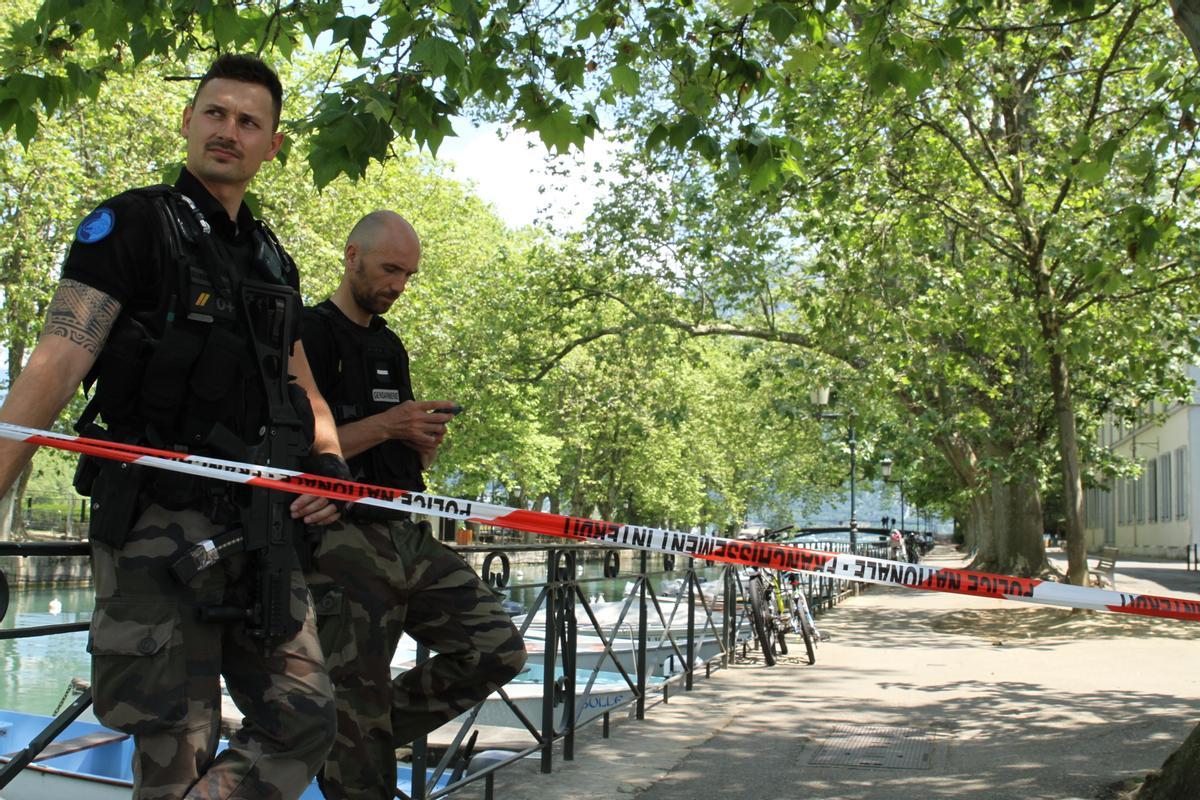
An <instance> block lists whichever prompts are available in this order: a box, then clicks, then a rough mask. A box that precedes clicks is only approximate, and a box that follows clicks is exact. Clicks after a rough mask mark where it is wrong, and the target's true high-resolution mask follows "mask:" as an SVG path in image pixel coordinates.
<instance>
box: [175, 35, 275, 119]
mask: <svg viewBox="0 0 1200 800" xmlns="http://www.w3.org/2000/svg"><path fill="white" fill-rule="evenodd" d="M213 78H225V79H226V80H231V81H241V82H242V83H257V84H258V85H259V86H265V87H266V88H267V91H269V92H270V93H271V102H272V104H273V105H274V107H275V120H274V127H275V128H278V127H279V115H280V113H282V111H283V84H282V83H280V82H279V76H278V75H276V74H275V70H273V69H271V68H270V67H268V66H267V65H266V64H265V63H263V61H262V59H260V58H258V57H256V56H248V55H241V54H238V53H225V54H224V55H222V56H219V57H218V58H217V60H216V61H214V62H213V63H212V66H211V67H209V68H208V72H206V73H204V76H203V77H201V78H200V85H199V86H197V87H196V95H199V94H200V90H201V89H203V88H204V84H206V83H208V82H209V81H211V80H212V79H213ZM196 95H193V97H192V102H193V103H195V102H196Z"/></svg>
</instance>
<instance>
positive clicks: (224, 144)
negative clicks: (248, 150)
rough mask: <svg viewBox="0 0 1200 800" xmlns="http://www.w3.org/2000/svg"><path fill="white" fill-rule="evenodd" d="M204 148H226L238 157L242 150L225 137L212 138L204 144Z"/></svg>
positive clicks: (240, 155)
mask: <svg viewBox="0 0 1200 800" xmlns="http://www.w3.org/2000/svg"><path fill="white" fill-rule="evenodd" d="M204 149H205V150H227V151H229V152H230V153H233V154H234V155H235V156H237V157H238V158H241V157H242V151H241V150H240V149H238V147H237V145H235V144H234V143H233V142H231V141H228V140H226V139H214V140H212V141H211V142H209V143H208V144H206V145H205V146H204Z"/></svg>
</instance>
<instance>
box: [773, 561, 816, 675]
mask: <svg viewBox="0 0 1200 800" xmlns="http://www.w3.org/2000/svg"><path fill="white" fill-rule="evenodd" d="M784 579H785V580H786V583H787V587H786V588H787V591H781V589H783V586H782V583H783V582H782V581H781V580H780V578H779V575H778V573H777V574H776V576H775V583H776V585H777V587H778V588H777V590H776V598H777V602H778V604H779V613H780V623H781V625H784V626H786V627H787V628H788V632H789V633H799V634H800V636H801V637H802V638H803V639H804V650H805V653H807V655H808V663H809V664H810V665H812V664H815V663H817V643H818V642H820V641H821V632H820V631H819V630H818V629H817V623H816V620H815V619H814V618H813V613H812V608H810V607H809V605H808V597H807V596H806V595H805V592H804V588H803V587H802V586H801V582H800V574H799V573H797V572H787V573H784ZM779 639H780V641H781V644H782V641H783V639H784V631H783V630H782V629H781V630H780V632H779ZM782 647H783V652H784V653H787V649H786V645H782Z"/></svg>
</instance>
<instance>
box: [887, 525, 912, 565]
mask: <svg viewBox="0 0 1200 800" xmlns="http://www.w3.org/2000/svg"><path fill="white" fill-rule="evenodd" d="M888 558H890V559H891V560H892V561H907V560H908V556H907V555H906V553H905V549H904V537H903V536H902V535H900V531H898V530H896V529H895V528H893V529H892V532H891V534H890V535H889V536H888Z"/></svg>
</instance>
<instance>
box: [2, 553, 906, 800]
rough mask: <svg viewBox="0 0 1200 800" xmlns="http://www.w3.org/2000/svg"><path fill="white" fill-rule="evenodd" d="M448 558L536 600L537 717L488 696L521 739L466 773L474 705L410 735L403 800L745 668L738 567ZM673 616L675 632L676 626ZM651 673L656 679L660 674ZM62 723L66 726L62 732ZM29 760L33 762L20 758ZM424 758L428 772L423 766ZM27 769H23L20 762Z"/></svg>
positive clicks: (567, 743)
mask: <svg viewBox="0 0 1200 800" xmlns="http://www.w3.org/2000/svg"><path fill="white" fill-rule="evenodd" d="M813 546H814V547H815V548H816V547H819V549H822V550H827V551H833V552H848V551H849V545H848V544H846V543H839V542H834V543H822V544H819V545H817V544H814V545H813ZM455 549H456V550H457V551H458V552H460V553H472V552H474V553H482V554H483V563H482V569H480V573H481V576H482V577H483V579H484V580H485V581H486V582H487V583H488V584H489V585H491V586H492V587H494V588H495V589H497V590H507V591H509V592H512V591H514V590H516V589H524V590H531V591H536V593H537V596H536V599H535V600H534V602H533V603H532V604H530V605H529V606H528V607H527V609H526V613H525V615H524V618H523V619H522V621H521V624H520V629H521V633H522V635H523V636H525V637H526V639H527V642H531V641H534V640H535V638H536V633H537V627H538V625H537V620H538V618H539V616H540V617H541V619H542V620H543V622H542V624H541V626H540V627H541V629H542V661H543V669H542V677H541V697H540V707H539V708H538V711H539V712H540V713H539V714H538V715H537V717H538V719H537V721H536V722H535V721H534V720H532V719H530V718H529V715H528V714H526V713H525V711H523V710H522V708H521V707H520V706H519V705H518V704H517V703H516V702H515V701H514V700H513V698H512V696H511V692H512V688H511V687H512V684H509V687H507V688H504V687H502V688H501V689H499V690H498V691H497V694H498V695H499V696H500V700H501V702H503V703H504V704H505V706H506V707H507V708H508V709H509V710H510V711H511V712H512V714H513V716H514V717H515V718H516V720H517V722H518V725H519V727H517V728H515V730H516V731H517V732H518V734H520V733H522V732H523V733H524V734H525V735H527V737H528V740H527V744H525V746H522V747H515V748H504V749H505V750H507V751H509V752H510V755H509V756H508V757H507V758H504V759H502V760H499V761H495V762H493V763H490V764H488V765H487V766H484V767H482V768H480V769H478V770H475V771H469V767H470V764H471V756H472V751H473V748H474V745H475V742H476V741H477V739H478V736H479V726H477V725H476V720H477V719H478V717H479V714H480V712H481V710H482V709H483V706H484V703H480V704H479V705H477V706H476V707H475V708H473V709H472V710H471V711H469V712H467V713H466V714H464V715H463V716H462V717H460V718H459V720H456V721H455V722H453V723H451V724H452V725H453V724H457V725H458V726H459V727H458V729H457V731H456V732H455V733H454V735H453V736H452V738H451V739H450V741H449V744H448V745H446V746H445V747H439V748H437V749H436V750H435V749H433V748H431V747H430V745H429V742H428V737H421V738H420V739H419V740H417V741H415V742H414V743H413V744H412V764H411V766H412V776H413V778H412V781H413V782H412V786H411V789H412V792H411V797H412V798H427V799H428V800H432V799H433V798H439V797H444V796H446V795H449V794H451V793H454V792H458V791H460V790H462V789H463V788H465V787H467V786H468V785H471V784H473V783H475V782H477V781H483V783H484V796H485V797H486V798H489V800H490V798H492V796H493V788H494V776H495V774H496V772H497V771H498V770H500V769H502V768H504V767H506V766H508V765H510V764H513V763H516V762H517V761H519V760H521V759H523V758H525V757H526V756H529V755H533V754H535V753H536V754H538V755H539V757H540V760H541V771H542V772H543V773H549V772H550V771H551V770H552V768H553V748H554V746H555V744H557V743H559V742H561V743H562V748H563V749H562V758H563V760H564V761H571V760H574V758H575V743H576V734H577V732H578V730H579V729H580V728H581V727H583V726H584V725H591V724H596V723H598V724H600V725H601V726H602V734H601V735H602V737H603V738H605V739H607V738H608V735H609V729H610V724H611V720H612V714H614V713H617V712H621V711H628V713H629V715H630V717H631V718H634V719H639V720H640V719H643V718H644V717H645V714H646V711H647V708H648V707H652V706H653V705H654V704H655V703H654V702H653V698H656V697H657V698H658V702H666V701H667V700H668V698H669V695H670V692H671V691H672V690H673V689H675V688H679V689H681V690H682V691H690V690H691V689H692V688H693V685H694V680H695V677H696V676H697V674H699V673H701V672H703V675H704V676H705V677H709V676H710V675H711V673H712V670H714V669H720V668H721V667H724V666H727V665H728V664H729V663H731V662H732V661H733V660H734V659H736V658H737V651H738V648H739V646H740V648H741V653H742V656H741V657H742V658H745V657H746V655H747V652H748V649H749V647H750V646H751V644H752V640H753V637H752V636H751V635H750V630H749V623H748V615H747V612H746V609H745V604H744V603H742V602H740V598H739V596H738V595H739V592H738V581H737V576H736V573H737V570H738V569H739V568H738V567H737V566H736V565H716V566H712V565H705V564H704V562H702V563H701V566H699V567H698V565H697V563H696V560H695V559H692V558H688V559H685V560H683V563H681V564H679V565H678V567H679V568H678V569H676V567H677V564H676V563H675V562H676V559H675V558H674V557H672V556H669V555H663V556H659V555H657V554H656V555H654V556H653V558H654V559H659V558H661V559H662V567H663V569H661V570H657V569H656V570H651V569H650V566H651V558H652V556H651V554H649V553H647V552H646V551H638V550H629V549H621V548H616V547H612V546H599V545H594V544H561V545H555V544H545V545H487V546H465V547H457V548H455ZM520 551H527V552H528V551H532V552H538V551H541V552H543V554H544V557H543V560H542V563H544V564H545V568H546V579H545V580H544V581H538V582H532V583H528V584H520V583H516V584H514V583H512V582H511V577H512V575H513V569H512V565H511V563H510V562H511V560H512V559H511V558H510V555H512V554H514V553H516V552H520ZM858 552H860V553H865V554H868V555H880V556H882V555H883V553H882V551H881V549H880V548H877V547H875V546H873V545H863V544H861V543H860V545H859V547H858ZM88 553H89V546H88V544H87V543H86V542H85V543H66V542H63V543H58V542H51V543H12V542H0V556H6V555H7V556H56V557H57V556H72V555H73V556H79V555H87V554H88ZM626 558H627V560H628V561H630V562H632V564H633V566H634V567H635V568H634V569H633V570H632V571H629V572H625V571H622V569H621V563H622V560H623V559H626ZM587 560H593V561H594V562H596V563H598V564H599V565H600V572H601V574H600V575H599V576H594V577H581V576H580V572H581V569H580V568H581V566H582V564H583V562H584V561H587ZM706 571H715V572H716V573H717V574H716V575H711V574H707V575H706V574H702V573H704V572H706ZM675 576H678V577H677V578H676V577H675ZM621 577H625V578H626V579H627V583H628V586H627V589H628V591H626V592H624V593H623V594H622V597H621V598H620V599H619V600H614V601H611V602H610V603H608V604H607V605H606V610H611V609H612V608H614V607H615V605H614V604H618V603H619V604H620V605H619V608H618V610H617V612H616V619H615V621H613V620H611V619H610V620H609V621H608V622H607V623H606V622H602V621H601V619H600V618H599V617H598V615H597V613H596V608H595V607H596V606H597V605H598V604H597V603H596V602H594V601H593V600H592V599H591V598H589V596H588V592H587V587H588V586H590V585H592V584H596V583H598V582H600V581H611V580H619V579H620V578H621ZM659 578H668V579H669V580H671V581H672V584H673V585H672V587H671V589H672V593H671V595H670V596H665V595H663V594H662V593H661V592H660V591H658V590H656V589H655V583H654V581H655V580H656V579H659ZM802 580H803V582H804V586H805V592H806V595H807V599H808V601H809V605H810V607H811V608H812V609H813V612H814V613H820V612H821V611H824V610H826V609H828V608H831V607H832V606H833V605H835V604H836V603H837V602H839V601H840V600H841V599H842V598H843V597H845V596H846V595H847V594H849V593H852V592H856V591H858V589H859V584H856V583H852V582H848V581H845V580H843V579H839V578H835V577H833V576H832V575H826V574H811V573H805V574H803V575H802ZM718 596H719V597H718ZM7 607H8V587H7V581H6V579H5V577H4V573H3V571H2V570H0V620H2V619H3V618H4V615H5V613H6V611H7ZM681 615H682V619H683V621H682V624H680V623H678V622H677V620H678V619H679V618H680V616H681ZM88 626H89V623H88V622H86V621H84V622H75V623H67V624H62V625H44V626H36V627H27V628H23V629H15V630H0V639H15V638H25V637H31V636H45V635H52V634H60V633H68V632H75V631H80V630H86V629H87V628H88ZM581 628H582V631H583V633H582V634H581ZM581 635H582V636H583V637H584V638H583V639H582V640H581ZM581 641H582V642H584V643H586V644H587V646H588V648H589V652H588V656H589V658H591V657H592V656H595V661H594V663H593V664H592V666H591V667H590V668H588V669H587V671H586V673H584V672H583V670H582V669H580V667H579V665H580V657H581V654H582V653H581V649H580V645H581ZM423 657H427V653H422V652H421V648H418V652H417V659H418V661H419V660H420V659H422V658H423ZM606 664H610V665H611V669H612V671H613V672H614V673H615V674H616V675H618V676H620V681H621V682H623V683H624V685H625V687H626V688H627V689H628V693H629V696H628V697H623V698H622V699H621V700H620V701H619V702H614V703H613V704H612V705H610V706H606V707H605V708H604V709H603V711H602V712H600V713H597V714H594V715H592V716H590V717H586V718H585V715H584V714H583V713H582V712H583V711H584V710H586V708H587V705H588V702H589V701H590V700H592V699H593V698H594V692H595V691H596V684H597V681H598V679H599V676H600V673H601V672H602V671H605V670H602V669H601V668H602V667H605V665H606ZM660 671H661V672H662V673H663V674H661V675H660V674H659V673H660ZM652 673H653V677H651V675H652ZM580 684H582V691H580ZM83 699H84V698H80V700H83ZM484 702H485V703H486V702H489V701H486V700H485V701H484ZM491 702H495V701H491ZM86 707H87V703H86V701H85V702H83V703H82V704H81V703H80V701H78V700H77V701H76V702H75V703H73V704H72V705H71V706H70V707H69V708H68V709H66V710H65V711H64V712H63V713H62V714H60V715H59V717H58V718H57V719H56V720H55V721H54V722H52V723H51V725H50V726H49V727H48V728H47V731H46V732H45V734H46V735H44V736H43V737H39V743H40V745H41V746H42V747H44V746H45V745H46V744H48V743H49V741H51V740H52V738H53V735H54V734H53V733H52V731H61V730H62V728H64V727H65V725H66V723H68V722H70V721H71V720H73V719H75V718H76V717H77V716H78V715H79V714H80V713H81V712H82V711H83V710H85V709H86ZM68 714H73V716H70V718H69V719H66V720H65V722H64V718H65V717H66V716H67V715H68ZM35 755H36V752H34V753H32V754H31V755H30V756H29V758H30V759H31V758H32V757H33V756H35ZM435 756H436V762H435V763H433V762H434V760H435ZM19 761H20V759H14V760H13V761H10V763H9V764H8V765H6V766H5V767H4V769H3V770H0V787H3V786H4V785H5V784H6V783H7V782H8V780H11V777H12V776H13V775H15V773H16V771H18V770H19V769H20V768H21V766H22V764H21V763H18V762H19ZM28 761H29V759H26V760H25V761H24V763H28ZM431 763H432V766H431ZM429 769H432V774H431V775H429V776H427V770H429ZM10 773H11V774H10ZM447 775H448V776H449V782H448V783H447V785H445V786H442V787H440V788H438V786H437V785H438V782H439V781H440V780H441V779H442V777H444V776H447Z"/></svg>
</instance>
